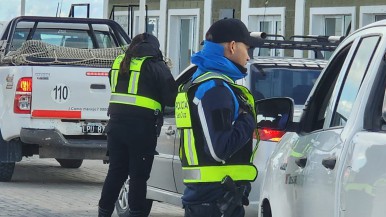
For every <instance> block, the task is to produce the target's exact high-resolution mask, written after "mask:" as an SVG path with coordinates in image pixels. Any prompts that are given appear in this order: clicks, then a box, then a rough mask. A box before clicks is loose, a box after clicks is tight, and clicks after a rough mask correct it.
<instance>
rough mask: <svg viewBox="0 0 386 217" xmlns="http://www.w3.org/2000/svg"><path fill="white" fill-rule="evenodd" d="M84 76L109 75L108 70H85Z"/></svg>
mask: <svg viewBox="0 0 386 217" xmlns="http://www.w3.org/2000/svg"><path fill="white" fill-rule="evenodd" d="M86 76H109V73H108V72H86Z"/></svg>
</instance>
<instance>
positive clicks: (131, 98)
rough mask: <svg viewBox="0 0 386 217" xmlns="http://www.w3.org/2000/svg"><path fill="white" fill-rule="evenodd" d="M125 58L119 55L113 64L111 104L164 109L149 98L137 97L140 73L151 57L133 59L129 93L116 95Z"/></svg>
mask: <svg viewBox="0 0 386 217" xmlns="http://www.w3.org/2000/svg"><path fill="white" fill-rule="evenodd" d="M123 58H124V54H121V55H119V56H118V57H117V58H116V59H115V60H114V63H113V66H112V69H111V77H110V80H111V82H110V85H111V98H110V103H118V104H126V105H133V106H139V107H143V108H148V109H152V110H160V111H161V109H162V107H161V104H160V103H159V102H157V101H155V100H153V99H151V98H149V97H145V96H140V95H137V91H138V81H139V77H140V71H141V67H142V64H143V62H144V61H145V60H146V59H147V58H149V57H141V58H132V59H131V62H130V79H129V84H128V88H127V93H116V92H115V91H116V86H117V83H118V76H119V69H120V66H121V62H122V60H123Z"/></svg>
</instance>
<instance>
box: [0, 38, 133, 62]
mask: <svg viewBox="0 0 386 217" xmlns="http://www.w3.org/2000/svg"><path fill="white" fill-rule="evenodd" d="M126 48H127V47H125V48H120V47H117V48H103V49H79V48H70V47H61V46H56V45H52V44H48V43H44V42H42V41H38V40H29V41H26V42H24V43H23V45H22V46H21V47H20V48H19V49H17V50H16V51H10V52H9V53H8V54H7V55H5V56H4V57H3V58H2V60H1V63H2V64H13V65H53V64H57V65H79V66H89V67H104V68H110V67H111V65H112V63H113V61H114V59H115V58H116V57H117V56H118V55H120V54H123V53H124V50H126Z"/></svg>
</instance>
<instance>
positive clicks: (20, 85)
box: [13, 77, 32, 114]
mask: <svg viewBox="0 0 386 217" xmlns="http://www.w3.org/2000/svg"><path fill="white" fill-rule="evenodd" d="M31 101H32V78H31V77H23V78H20V79H19V81H18V82H17V87H16V94H15V99H14V104H13V112H14V113H16V114H30V113H31Z"/></svg>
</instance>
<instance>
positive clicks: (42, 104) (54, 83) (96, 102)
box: [31, 66, 110, 120]
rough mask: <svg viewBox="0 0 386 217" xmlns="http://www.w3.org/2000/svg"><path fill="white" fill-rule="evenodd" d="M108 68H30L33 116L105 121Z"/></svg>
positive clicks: (108, 88)
mask: <svg viewBox="0 0 386 217" xmlns="http://www.w3.org/2000/svg"><path fill="white" fill-rule="evenodd" d="M108 71H109V69H107V68H89V67H74V66H48V67H47V66H44V67H40V66H34V67H32V107H31V110H32V117H33V118H57V119H83V120H87V119H93V120H107V119H108V117H107V108H108V105H109V99H110V85H109V79H108V76H107V75H108Z"/></svg>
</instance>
